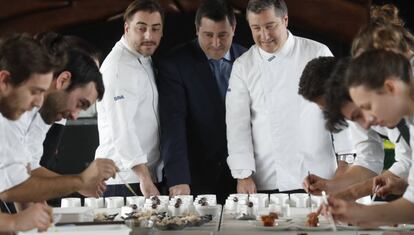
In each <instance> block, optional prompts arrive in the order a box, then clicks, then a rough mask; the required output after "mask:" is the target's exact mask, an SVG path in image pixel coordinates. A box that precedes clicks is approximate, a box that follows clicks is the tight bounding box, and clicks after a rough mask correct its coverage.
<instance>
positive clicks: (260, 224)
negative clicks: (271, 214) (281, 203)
mask: <svg viewBox="0 0 414 235" xmlns="http://www.w3.org/2000/svg"><path fill="white" fill-rule="evenodd" d="M275 223H276V222H275ZM252 224H253V225H254V226H255V227H256V228H257V229H260V230H267V231H276V230H289V229H290V228H291V227H292V224H291V223H287V222H278V223H276V225H274V226H264V225H263V222H262V221H252Z"/></svg>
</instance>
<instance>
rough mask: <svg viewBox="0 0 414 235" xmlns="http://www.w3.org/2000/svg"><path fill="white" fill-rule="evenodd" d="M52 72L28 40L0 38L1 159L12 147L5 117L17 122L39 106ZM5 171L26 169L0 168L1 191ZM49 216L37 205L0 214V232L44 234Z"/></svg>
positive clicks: (41, 52) (42, 53) (46, 59)
mask: <svg viewBox="0 0 414 235" xmlns="http://www.w3.org/2000/svg"><path fill="white" fill-rule="evenodd" d="M53 69H54V64H53V63H52V62H51V58H50V57H49V56H48V53H47V52H46V51H45V50H44V49H43V48H42V47H41V46H40V44H39V43H38V42H36V41H34V40H33V39H32V38H31V37H29V36H27V35H13V36H9V37H6V38H3V39H0V113H1V114H0V156H4V154H5V152H7V149H8V148H9V147H10V144H12V143H11V142H10V138H9V136H6V130H7V126H6V125H5V122H6V118H7V119H11V120H15V119H18V118H19V117H20V116H21V115H22V114H23V113H24V112H26V111H29V110H31V109H32V108H34V107H40V106H41V105H42V103H43V96H44V92H45V91H46V89H47V88H48V86H49V85H50V82H51V81H52V74H53ZM20 147H21V146H20ZM2 162H3V161H1V163H0V165H1V164H2ZM8 170H11V171H16V170H23V171H24V170H26V169H25V167H22V168H21V169H19V168H18V166H9V167H7V168H4V167H2V168H1V169H0V191H3V190H4V188H7V187H8V181H9V180H10V179H9V178H8V174H7V172H8ZM0 203H2V202H1V201H0ZM51 213H52V210H51V208H50V207H48V206H47V205H45V204H43V203H36V204H34V205H33V206H31V207H30V208H28V209H26V210H24V211H22V212H20V213H17V214H13V215H8V214H3V213H1V212H0V233H1V232H17V231H26V230H30V229H33V228H37V229H38V230H40V231H45V230H47V228H48V227H49V225H50V223H51V222H52V216H51Z"/></svg>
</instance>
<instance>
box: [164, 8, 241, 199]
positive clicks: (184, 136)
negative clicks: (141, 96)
mask: <svg viewBox="0 0 414 235" xmlns="http://www.w3.org/2000/svg"><path fill="white" fill-rule="evenodd" d="M195 25H196V30H197V39H195V40H193V41H190V42H187V43H185V44H183V45H181V46H179V47H177V48H175V49H174V50H173V51H172V52H171V53H169V54H168V55H167V56H166V57H165V58H163V60H161V61H160V63H159V76H158V90H159V105H160V118H161V120H160V121H161V156H162V158H163V160H164V172H165V177H166V183H167V186H168V188H169V194H170V196H175V195H185V194H190V193H191V194H193V195H199V194H207V193H210V194H216V195H217V201H218V202H219V203H223V202H224V200H225V198H226V197H227V196H228V194H229V193H233V192H236V181H235V180H234V179H233V178H232V177H231V173H230V170H229V168H228V166H227V163H226V158H227V156H228V153H227V140H226V123H225V103H224V102H225V94H226V91H227V86H228V79H229V78H230V73H231V69H232V65H233V62H234V60H235V59H236V58H237V57H239V56H240V55H241V54H242V53H244V52H245V51H246V49H245V48H243V47H241V46H240V45H237V44H235V43H232V41H233V36H234V30H235V28H236V20H235V16H234V12H233V10H232V8H231V7H230V6H229V5H228V4H227V3H226V2H225V1H219V0H213V1H205V2H204V3H203V4H202V5H201V6H200V7H199V9H198V10H197V13H196V19H195Z"/></svg>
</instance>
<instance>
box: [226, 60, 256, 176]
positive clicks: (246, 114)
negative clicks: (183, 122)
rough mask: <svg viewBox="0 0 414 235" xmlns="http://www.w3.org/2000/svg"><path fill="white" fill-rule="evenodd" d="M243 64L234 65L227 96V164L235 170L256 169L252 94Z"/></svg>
mask: <svg viewBox="0 0 414 235" xmlns="http://www.w3.org/2000/svg"><path fill="white" fill-rule="evenodd" d="M246 75H247V73H246V72H245V71H244V68H243V64H242V63H240V62H239V61H238V60H236V62H235V63H234V65H233V70H232V72H231V76H230V81H229V88H228V91H227V94H226V124H227V143H228V152H229V156H228V158H227V164H228V165H229V168H230V169H231V170H232V171H233V170H251V171H253V172H254V171H256V169H255V159H254V152H253V140H252V127H251V112H250V104H251V100H250V94H249V91H248V88H247V85H246V83H245V81H244V80H243V76H246Z"/></svg>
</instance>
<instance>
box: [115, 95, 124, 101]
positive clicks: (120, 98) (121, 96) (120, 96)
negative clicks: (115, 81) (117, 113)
mask: <svg viewBox="0 0 414 235" xmlns="http://www.w3.org/2000/svg"><path fill="white" fill-rule="evenodd" d="M122 99H125V97H124V96H123V95H117V96H115V97H114V101H118V100H122Z"/></svg>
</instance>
